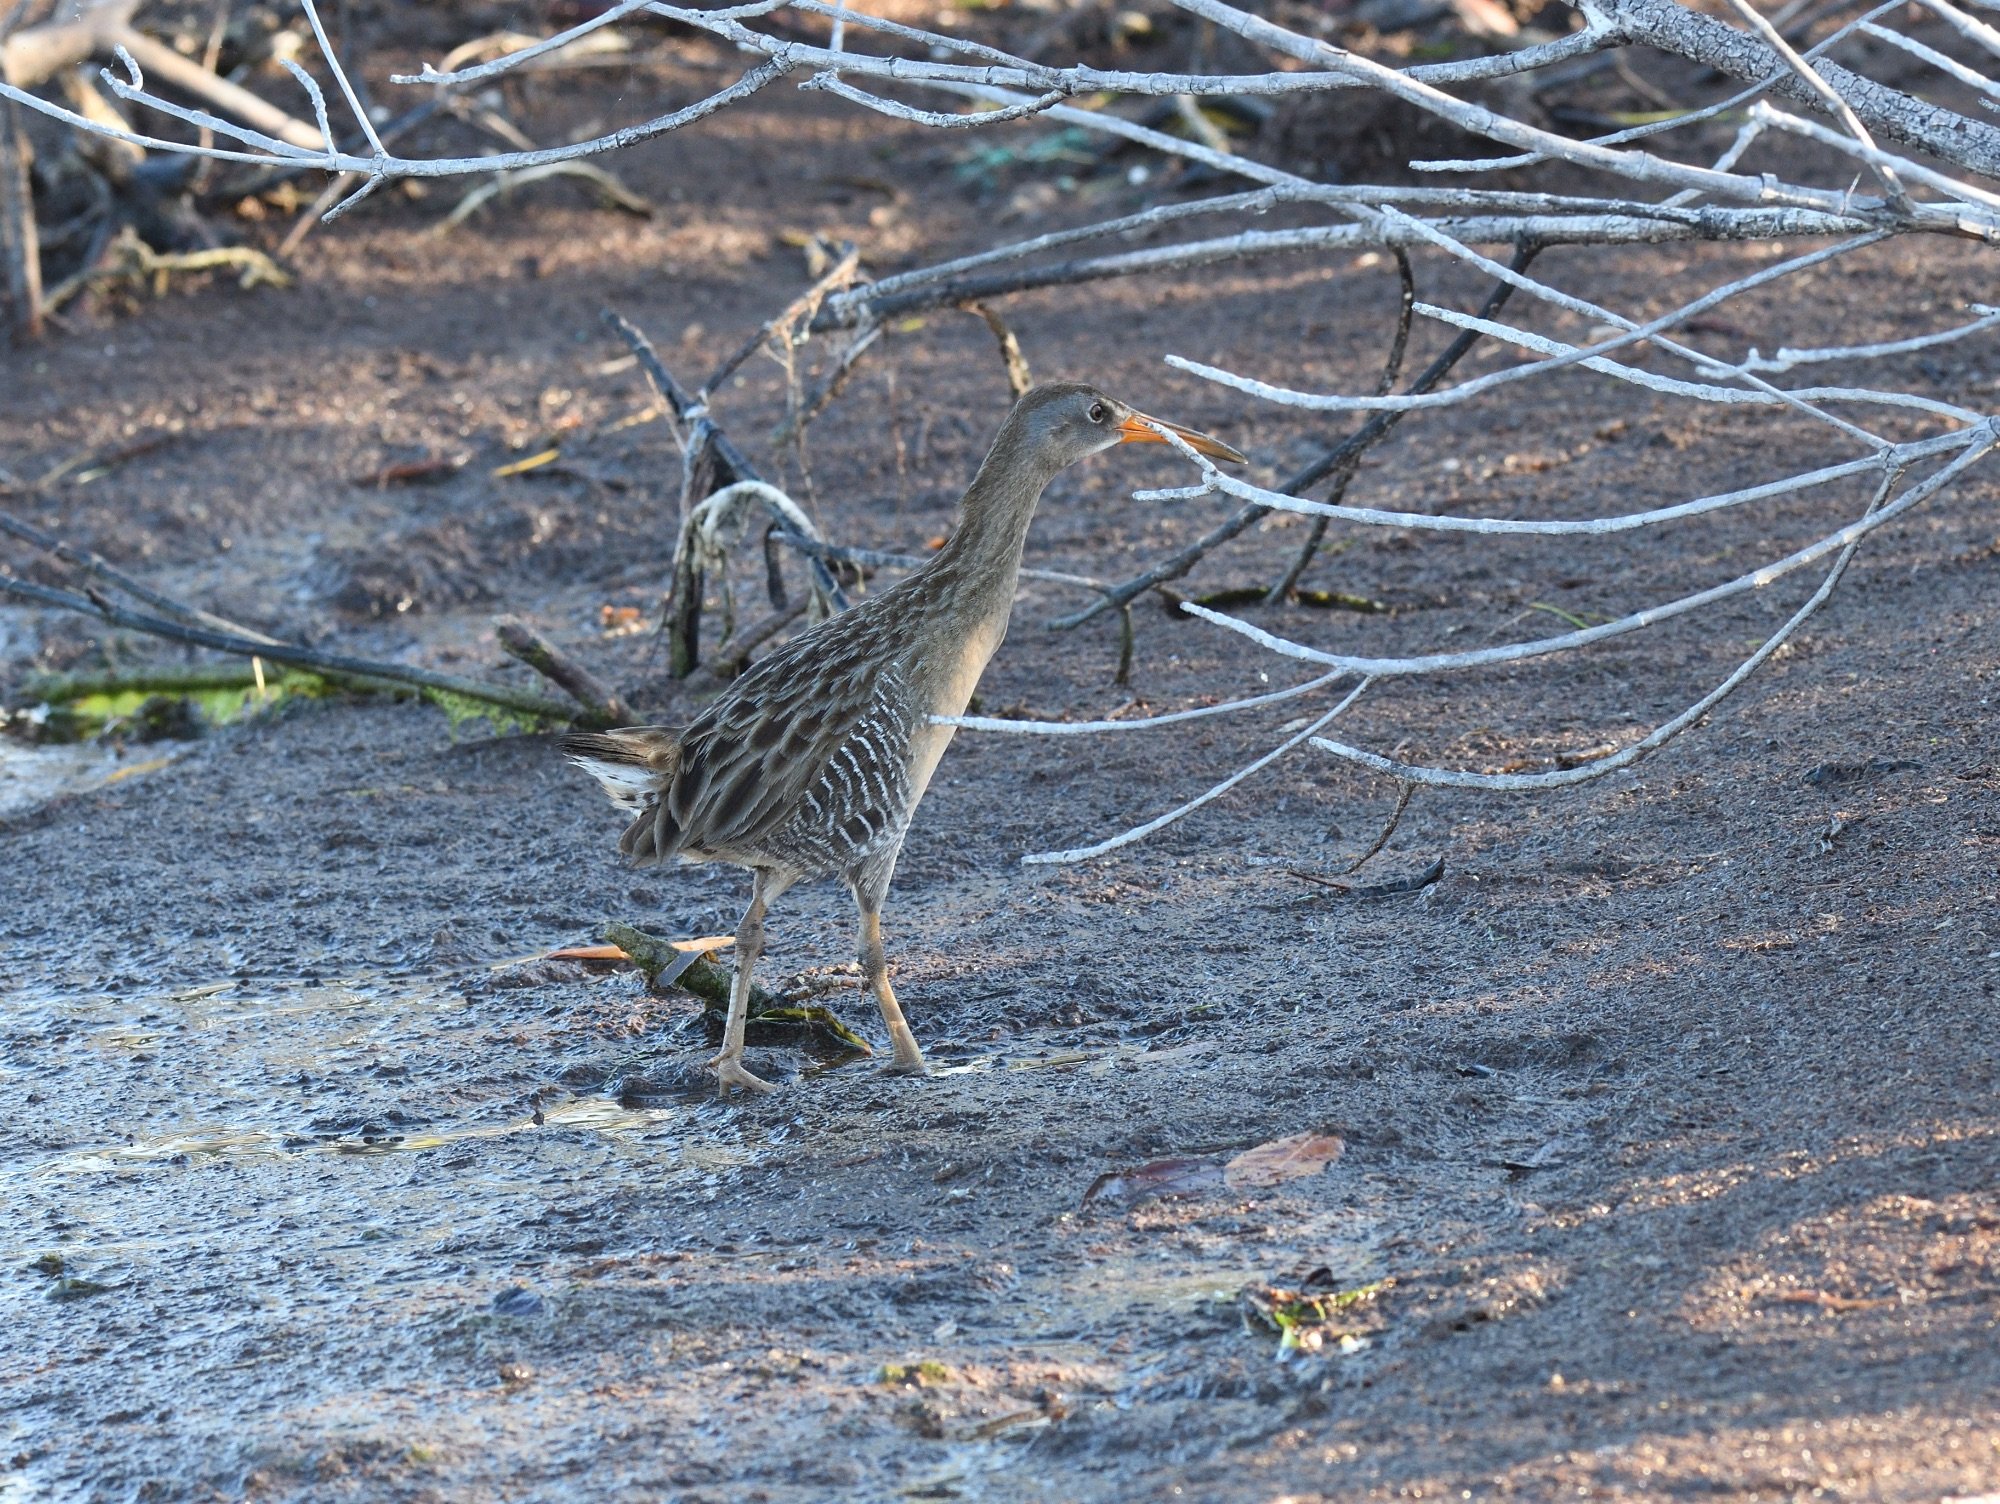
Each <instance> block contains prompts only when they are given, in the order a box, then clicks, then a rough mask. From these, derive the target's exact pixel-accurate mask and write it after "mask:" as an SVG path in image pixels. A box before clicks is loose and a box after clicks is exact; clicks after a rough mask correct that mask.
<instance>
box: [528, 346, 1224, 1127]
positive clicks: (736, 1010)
mask: <svg viewBox="0 0 2000 1504" xmlns="http://www.w3.org/2000/svg"><path fill="white" fill-rule="evenodd" d="M1172 427H1173V425H1170V424H1163V423H1159V422H1158V421H1157V420H1155V419H1150V418H1145V417H1143V416H1141V415H1139V414H1136V413H1134V412H1133V411H1132V410H1131V409H1130V408H1128V407H1126V406H1124V405H1123V404H1122V403H1119V402H1116V401H1114V400H1113V399H1112V398H1110V397H1107V396H1105V395H1104V394H1103V393H1101V392H1099V391H1097V390H1095V389H1094V388H1092V387H1088V386H1084V385H1082V384H1080V383H1075V382H1061V383H1054V384H1051V385H1048V386H1041V387H1037V388H1035V390H1033V391H1031V392H1029V393H1028V394H1027V395H1026V396H1024V397H1022V398H1021V400H1020V401H1019V402H1017V403H1015V405H1014V408H1013V410H1012V411H1011V412H1010V413H1009V414H1008V415H1007V419H1006V421H1005V422H1004V423H1002V424H1001V427H1000V432H999V434H998V436H997V437H996V438H995V439H994V442H993V447H992V449H991V450H990V451H989V452H988V453H987V456H986V459H985V461H984V463H982V464H981V465H980V467H979V473H978V474H977V475H976V476H975V477H974V478H973V481H972V485H971V486H970V488H968V490H967V491H966V493H965V499H964V501H963V502H962V504H961V507H960V514H959V524H958V527H957V529H956V530H955V531H954V532H953V534H952V536H951V538H950V540H949V541H948V542H947V543H946V544H945V546H944V547H943V549H941V550H940V551H939V553H938V555H937V557H936V558H934V559H932V560H931V561H930V562H929V563H928V564H926V565H924V567H923V568H921V569H919V570H916V571H915V572H914V573H912V574H910V575H908V576H906V577H905V578H904V579H903V580H901V581H900V582H899V583H897V584H896V585H894V586H893V587H891V588H890V589H888V590H885V591H884V592H882V594H880V595H878V596H874V597H871V598H870V599H868V600H866V601H864V602H862V603H861V604H860V605H858V606H856V607H854V608H853V609H852V610H850V611H846V612H843V613H842V614H841V615H839V616H836V617H833V618H832V619H831V620H828V621H825V622H822V623H820V624H819V625H818V626H816V627H814V628H813V629H812V630H811V631H809V632H805V633H802V634H801V635H800V636H798V637H796V638H794V639H793V640H792V641H791V642H789V643H787V644H786V645H785V646H783V647H782V648H779V649H778V650H777V651H775V652H773V653H771V654H769V655H768V656H766V657H765V658H764V659H762V660H761V661H760V662H759V663H758V664H757V665H756V666H755V667H754V668H752V669H751V670H750V671H749V672H747V673H745V674H744V675H743V676H742V677H741V678H739V679H738V680H736V682H735V683H734V684H732V685H731V686H730V687H729V689H728V690H727V691H725V692H724V693H723V694H722V695H721V696H719V697H718V698H717V699H716V700H715V701H714V703H712V704H711V705H709V707H708V708H707V709H706V710H704V711H703V712H702V713H701V714H700V715H699V716H697V717H696V718H695V719H694V720H693V721H692V722H691V723H689V724H688V725H687V726H685V727H680V728H673V727H662V726H645V727H633V728H629V729H626V730H621V731H607V732H595V733H584V734H578V735H575V736H570V737H566V738H565V739H564V741H563V748H564V750H565V751H566V752H568V753H569V754H570V756H571V757H572V758H573V759H574V760H575V761H576V762H578V763H579V764H581V765H582V766H583V767H585V768H586V769H588V770H589V771H590V772H591V773H593V774H594V775H595V776H596V777H597V778H598V780H599V782H601V783H602V784H603V785H604V787H605V789H606V791H607V792H608V793H610V795H611V797H612V798H613V799H614V800H615V801H616V802H618V803H619V804H620V805H621V806H623V807H624V808H626V809H629V810H631V811H632V812H633V813H634V816H635V818H634V819H633V821H632V823H631V825H630V826H629V827H628V828H627V829H626V831H625V835H624V838H623V840H622V841H621V842H620V843H619V844H620V848H621V849H622V850H623V851H624V852H625V853H626V855H628V856H629V857H631V858H632V859H633V860H634V861H635V862H637V863H639V864H642V865H644V864H650V863H655V862H670V861H672V860H674V859H675V858H680V859H683V860H687V861H698V862H706V861H720V862H729V863H732V864H734V865H736V866H740V867H747V868H749V869H750V871H751V872H752V874H753V875H754V879H755V881H754V886H753V891H752V894H751V899H750V907H749V910H748V911H747V912H746V913H745V914H744V916H743V923H742V925H741V926H740V927H739V928H738V930H737V936H736V984H735V987H734V989H733V990H732V993H731V998H730V1011H729V1022H728V1025H727V1028H726V1030H725V1037H724V1042H723V1050H722V1053H721V1054H720V1055H719V1056H717V1057H716V1059H715V1061H714V1062H713V1066H714V1069H715V1071H716V1075H717V1078H718V1080H719V1083H720V1085H721V1086H722V1088H723V1089H725V1090H726V1089H727V1088H728V1087H730V1086H742V1087H746V1088H748V1089H751V1090H766V1089H768V1088H767V1086H766V1083H764V1082H762V1081H760V1080H759V1079H758V1078H757V1077H755V1076H753V1075H751V1074H750V1072H749V1071H748V1070H746V1069H745V1068H744V1067H743V1064H742V1053H743V1022H744V1016H745V1014H746V1012H747V1009H748V1004H749V986H750V970H751V968H752V967H753V966H754V965H755V964H756V961H757V957H758V954H759V952H760V951H761V949H762V946H763V920H764V913H765V910H766V908H767V907H768V906H769V904H770V903H771V901H772V900H774V899H775V898H776V897H777V896H778V895H779V894H780V893H782V892H783V891H784V890H785V889H786V888H788V887H790V886H792V885H793V884H794V883H799V882H806V881H810V880H812V879H814V878H820V877H828V876H833V875H835V874H838V875H839V876H840V877H842V878H843V879H845V881H846V882H847V885H848V887H849V888H850V889H851V890H852V892H853V893H854V898H855V903H856V905H857V907H858V908H859V910H860V915H861V965H862V970H863V972H864V973H865V974H866V976H867V979H868V983H869V985H870V987H871V988H872V989H873V990H874V993H875V998H876V1001H877V1003H878V1004H879V1005H880V1006H881V1009H882V1018H883V1022H884V1023H885V1024H886V1025H887V1026H888V1030H889V1037H890V1042H891V1044H892V1045H893V1047H894V1051H895V1054H894V1059H893V1062H892V1065H891V1069H894V1070H898V1071H904V1072H909V1073H913V1074H921V1073H922V1072H923V1070H924V1059H923V1053H922V1052H921V1051H920V1050H919V1049H918V1048H917V1042H916V1039H915V1037H914V1036H913V1035H912V1034H911V1033H910V1030H909V1026H908V1025H907V1024H906V1023H905V1022H904V1020H903V1015H902V1011H901V1009H900V1008H899V1007H898V1006H897V1003H896V997H895V993H894V991H893V990H892V989H891V988H890V986H889V979H888V972H887V967H886V964H885V962H884V959H883V953H882V938H881V908H882V901H883V898H884V897H885V896H886V894H887V892H888V888H889V880H890V877H891V875H892V874H893V873H894V871H895V866H896V857H897V855H898V853H899V852H900V851H901V850H902V845H903V836H904V833H905V832H906V831H907V830H908V828H909V823H910V818H911V816H912V815H914V814H915V813H916V808H917V805H918V802H919V801H921V800H922V798H923V796H924V789H925V788H926V786H927V785H928V784H929V783H930V778H931V774H932V773H933V772H934V771H935V770H936V768H937V764H938V759H939V758H940V757H942V756H943V755H944V750H945V748H946V747H947V746H948V745H949V744H950V742H951V738H952V731H953V728H952V727H950V726H939V725H936V724H935V723H934V722H933V720H932V717H934V716H952V715H959V714H962V713H963V711H964V709H965V706H966V703H967V701H968V700H970V699H971V697H972V691H973V689H974V687H975V686H976V685H977V684H978V682H979V675H980V673H981V671H982V670H983V669H984V668H985V667H986V663H987V660H988V659H990V658H991V657H992V656H993V653H994V651H995V649H997V648H998V647H999V646H1000V642H1001V639H1002V638H1004V637H1005V636H1006V634H1007V616H1008V612H1009V610H1010V609H1011V607H1012V605H1013V600H1014V589H1015V583H1016V580H1017V577H1018V575H1019V572H1020V565H1021V550H1022V547H1023V545H1024V544H1025V543H1026V541H1027V535H1028V524H1029V521H1030V519H1031V518H1032V517H1033V516H1034V511H1035V505H1036V503H1037V502H1038V501H1039V500H1040V499H1041V494H1042V491H1043V490H1044V489H1045V488H1046V487H1047V485H1048V483H1049V482H1050V481H1051V480H1053V479H1054V478H1055V477H1056V475H1057V474H1058V473H1059V472H1060V471H1062V470H1063V469H1064V468H1066V467H1067V466H1069V465H1071V464H1074V463H1075V462H1076V461H1077V460H1080V459H1082V458H1084V457H1085V456H1086V455H1090V454H1094V453H1096V452H1098V451H1099V450H1103V449H1108V448H1110V447H1111V446H1112V445H1114V444H1118V443H1127V442H1146V441H1154V442H1158V441H1160V434H1159V430H1160V429H1162V428H1172ZM1174 431H1175V432H1176V433H1178V434H1179V435H1180V436H1181V437H1182V438H1184V439H1185V440H1187V441H1188V442H1189V443H1191V444H1193V445H1194V446H1195V447H1196V448H1197V449H1200V450H1202V451H1203V452H1205V453H1209V454H1214V455H1218V456H1221V457H1224V458H1230V459H1240V458H1241V456H1239V455H1237V454H1236V452H1235V451H1234V450H1232V449H1230V448H1229V447H1228V446H1227V445H1224V444H1221V443H1219V442H1218V441H1217V440H1214V439H1211V438H1208V437H1207V436H1205V435H1202V434H1196V433H1191V432H1189V431H1188V430H1185V429H1178V428H1176V429H1174Z"/></svg>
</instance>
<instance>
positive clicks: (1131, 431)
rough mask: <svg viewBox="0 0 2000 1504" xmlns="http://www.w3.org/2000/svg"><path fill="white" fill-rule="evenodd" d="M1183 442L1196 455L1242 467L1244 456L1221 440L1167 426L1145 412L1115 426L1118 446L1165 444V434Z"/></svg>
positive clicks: (1177, 425)
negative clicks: (1227, 461)
mask: <svg viewBox="0 0 2000 1504" xmlns="http://www.w3.org/2000/svg"><path fill="white" fill-rule="evenodd" d="M1169 433H1170V434H1172V435H1173V436H1174V437H1175V438H1177V439H1179V440H1181V441H1182V442H1183V443H1185V444H1186V445H1187V446H1188V448H1190V449H1192V450H1193V451H1194V452H1195V453H1196V454H1205V455H1207V456H1208V457H1209V458H1210V459H1215V460H1233V461H1234V462H1235V463H1237V464H1239V465H1241V464H1243V463H1244V459H1243V456H1242V455H1240V454H1238V453H1237V452H1236V451H1235V450H1234V449H1231V448H1230V447H1229V446H1228V445H1227V444H1225V443H1223V442H1222V440H1220V439H1212V438H1210V437H1209V436H1208V435H1207V434H1205V433H1196V432H1195V431H1194V430H1193V429H1192V428H1183V427H1181V426H1180V424H1178V423H1168V422H1166V421H1164V420H1163V419H1160V418H1149V417H1147V416H1146V415H1145V414H1144V413H1134V414H1132V416H1131V417H1129V418H1127V419H1126V420H1125V421H1124V422H1123V423H1121V424H1120V425H1119V427H1118V442H1119V443H1121V444H1164V443H1166V442H1167V440H1166V434H1169Z"/></svg>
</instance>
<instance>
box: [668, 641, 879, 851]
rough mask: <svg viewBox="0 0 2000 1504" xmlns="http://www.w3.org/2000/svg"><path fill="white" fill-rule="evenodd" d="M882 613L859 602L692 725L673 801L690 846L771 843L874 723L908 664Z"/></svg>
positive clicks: (737, 847) (755, 847) (736, 847)
mask: <svg viewBox="0 0 2000 1504" xmlns="http://www.w3.org/2000/svg"><path fill="white" fill-rule="evenodd" d="M872 615H873V613H866V614H864V612H863V611H861V610H859V609H857V610H856V611H852V612H848V613H846V614H844V615H841V616H837V617H835V618H834V619H833V620H831V621H829V622H825V623H823V624H821V626H820V627H818V628H816V629H815V630H813V631H811V632H807V633H805V634H804V635H802V636H800V637H798V638H795V639H794V640H793V641H792V642H790V643H788V644H786V646H785V647H784V648H782V649H780V650H779V651H778V652H775V653H773V654H771V655H770V656H769V657H767V658H765V659H764V660H763V661H761V662H760V663H758V664H757V666H756V667H755V668H753V669H752V670H751V671H750V672H749V673H747V674H745V675H744V676H743V677H742V678H741V679H738V680H737V681H736V683H735V685H733V686H732V687H731V689H730V691H729V693H727V694H726V695H724V696H723V697H722V698H721V699H719V700H717V701H716V702H715V703H714V704H713V705H711V706H710V707H709V708H708V709H707V710H706V711H704V712H703V713H702V715H701V716H700V717H699V718H698V719H697V720H696V721H695V722H694V724H693V725H691V726H689V727H688V729H687V733H686V735H685V736H684V737H683V738H682V740H681V760H680V767H679V770H678V774H677V776H676V778H675V780H674V785H673V788H672V790H671V791H670V792H669V795H668V800H667V803H668V807H669V808H670V809H671V810H672V813H673V818H674V820H675V822H676V823H677V824H678V825H679V827H680V830H681V845H682V847H683V848H684V849H686V850H690V851H709V852H717V853H721V852H738V853H755V852H759V851H761V850H764V849H765V843H766V842H767V841H768V840H769V839H770V838H771V837H772V836H773V835H775V834H776V833H777V831H778V830H780V829H781V828H782V827H783V826H784V825H785V824H786V823H787V822H788V821H789V820H790V818H791V816H792V815H793V814H794V813H795V812H796V811H797V809H798V808H799V806H800V804H801V803H802V802H803V801H804V800H805V798H806V795H807V792H808V791H809V790H810V789H811V788H812V787H813V786H814V784H815V783H816V782H818V781H819V779H820V778H821V777H822V775H823V774H824V773H825V771H826V769H827V765H828V763H829V762H830V761H831V760H832V759H833V758H834V757H835V756H836V754H838V753H839V752H840V751H841V750H842V749H843V748H844V747H846V746H847V745H848V744H849V743H850V742H851V741H852V740H853V738H854V737H855V736H856V734H857V733H858V732H861V731H863V730H864V728H865V727H866V726H867V725H868V723H869V722H870V719H871V711H872V710H873V708H874V707H876V706H879V704H880V703H881V697H880V696H879V695H878V691H879V690H881V689H883V688H884V686H885V681H887V680H889V679H892V678H893V677H894V676H896V674H897V673H898V671H899V666H898V664H897V663H896V662H895V654H894V653H893V650H892V648H891V644H889V643H888V642H887V641H885V640H884V639H883V635H882V634H881V633H880V632H879V631H878V630H876V623H875V622H874V621H873V620H871V619H870V618H871V617H872Z"/></svg>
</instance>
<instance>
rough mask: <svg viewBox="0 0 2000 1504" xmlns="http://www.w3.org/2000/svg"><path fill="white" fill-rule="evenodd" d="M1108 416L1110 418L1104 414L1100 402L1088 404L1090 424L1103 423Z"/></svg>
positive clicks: (1102, 405) (1107, 414)
mask: <svg viewBox="0 0 2000 1504" xmlns="http://www.w3.org/2000/svg"><path fill="white" fill-rule="evenodd" d="M1109 416H1110V414H1109V413H1107V412H1105V410H1104V404H1103V403H1102V402H1093V403H1091V404H1090V421H1091V422H1093V423H1102V422H1103V421H1104V420H1105V419H1106V418H1107V417H1109Z"/></svg>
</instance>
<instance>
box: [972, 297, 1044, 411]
mask: <svg viewBox="0 0 2000 1504" xmlns="http://www.w3.org/2000/svg"><path fill="white" fill-rule="evenodd" d="M958 306H959V307H960V308H963V309H964V310H965V311H966V312H967V313H972V314H977V315H978V316H979V317H980V318H981V319H984V320H985V321H986V327H987V328H988V329H991V330H992V331H993V338H994V340H995V342H996V343H998V345H999V346H1000V359H1001V360H1002V361H1003V362H1005V363H1006V366H1007V390H1008V391H1010V392H1012V393H1013V394H1014V395H1015V397H1017V398H1019V397H1025V396H1026V395H1027V394H1028V388H1029V387H1031V386H1033V385H1034V384H1035V378H1034V376H1033V375H1032V374H1031V373H1030V372H1029V370H1028V357H1027V356H1025V355H1023V354H1022V353H1021V342H1020V341H1019V340H1018V339H1016V338H1014V331H1013V330H1012V329H1010V328H1008V327H1007V321H1006V320H1005V319H1003V318H1001V317H1000V315H999V314H997V313H995V312H994V311H993V310H992V309H991V308H988V307H987V306H986V305H985V304H984V303H961V304H959V305H958Z"/></svg>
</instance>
